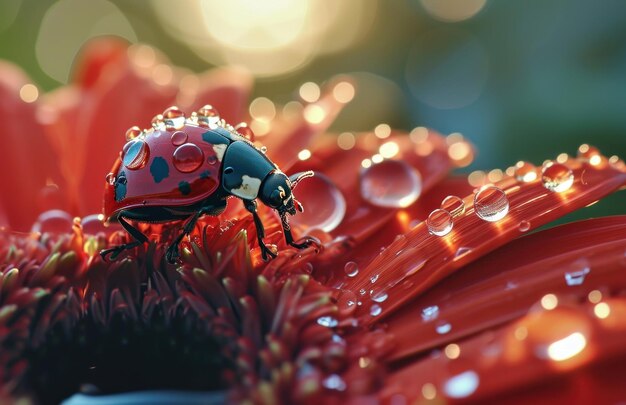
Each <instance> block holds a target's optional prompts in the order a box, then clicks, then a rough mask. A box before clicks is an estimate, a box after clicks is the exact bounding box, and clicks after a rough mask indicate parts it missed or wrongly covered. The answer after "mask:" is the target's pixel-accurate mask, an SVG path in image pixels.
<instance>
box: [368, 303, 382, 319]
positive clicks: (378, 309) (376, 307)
mask: <svg viewBox="0 0 626 405" xmlns="http://www.w3.org/2000/svg"><path fill="white" fill-rule="evenodd" d="M382 312H383V309H382V308H381V307H380V305H378V304H374V305H372V306H371V307H370V315H372V316H378V315H380V314H381V313H382Z"/></svg>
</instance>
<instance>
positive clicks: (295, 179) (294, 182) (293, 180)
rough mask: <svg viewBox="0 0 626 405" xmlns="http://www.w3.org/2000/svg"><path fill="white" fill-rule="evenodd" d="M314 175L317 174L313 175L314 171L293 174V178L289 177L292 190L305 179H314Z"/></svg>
mask: <svg viewBox="0 0 626 405" xmlns="http://www.w3.org/2000/svg"><path fill="white" fill-rule="evenodd" d="M314 175H315V174H314V173H313V171H312V170H307V171H306V172H300V173H296V174H292V175H291V176H289V182H290V183H291V189H292V190H293V189H294V188H296V186H297V185H298V183H300V182H301V181H302V180H303V179H306V178H307V177H313V176H314Z"/></svg>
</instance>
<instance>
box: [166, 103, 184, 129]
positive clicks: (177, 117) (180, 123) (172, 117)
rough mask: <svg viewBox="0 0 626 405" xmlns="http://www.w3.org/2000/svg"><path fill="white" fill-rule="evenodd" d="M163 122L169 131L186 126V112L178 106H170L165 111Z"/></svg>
mask: <svg viewBox="0 0 626 405" xmlns="http://www.w3.org/2000/svg"><path fill="white" fill-rule="evenodd" d="M163 122H164V123H165V129H167V130H168V131H175V130H177V129H181V128H182V127H184V126H185V113H184V112H182V111H181V110H179V109H178V107H170V108H168V109H167V110H165V111H163Z"/></svg>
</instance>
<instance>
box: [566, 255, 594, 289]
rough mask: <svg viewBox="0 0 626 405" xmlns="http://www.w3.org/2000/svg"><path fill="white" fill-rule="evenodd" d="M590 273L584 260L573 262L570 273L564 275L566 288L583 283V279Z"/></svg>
mask: <svg viewBox="0 0 626 405" xmlns="http://www.w3.org/2000/svg"><path fill="white" fill-rule="evenodd" d="M589 272H591V269H590V268H589V263H588V262H587V260H585V259H580V260H577V261H575V262H574V263H573V264H572V266H571V269H570V271H568V272H566V273H565V283H566V284H567V285H568V286H575V285H581V284H582V283H584V282H585V277H587V274H589Z"/></svg>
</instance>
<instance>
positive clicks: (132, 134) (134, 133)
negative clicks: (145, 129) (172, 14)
mask: <svg viewBox="0 0 626 405" xmlns="http://www.w3.org/2000/svg"><path fill="white" fill-rule="evenodd" d="M139 135H141V128H139V127H137V126H134V127H130V128H128V130H127V131H126V140H127V141H132V140H133V139H135V138H137V137H138V136H139Z"/></svg>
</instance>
